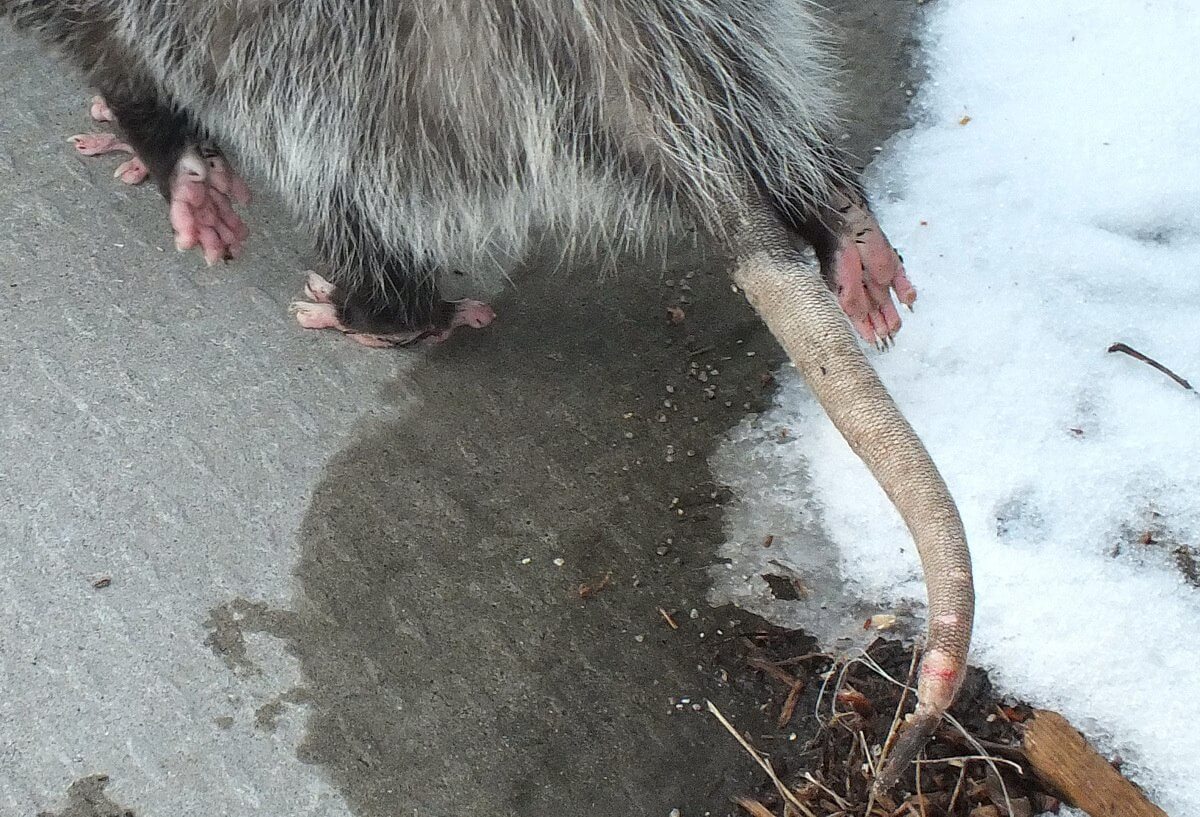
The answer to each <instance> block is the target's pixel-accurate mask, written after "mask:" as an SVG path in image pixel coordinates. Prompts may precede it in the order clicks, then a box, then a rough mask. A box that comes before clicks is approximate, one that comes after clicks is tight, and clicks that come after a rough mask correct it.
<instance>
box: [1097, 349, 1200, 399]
mask: <svg viewBox="0 0 1200 817" xmlns="http://www.w3.org/2000/svg"><path fill="white" fill-rule="evenodd" d="M1108 351H1110V352H1123V353H1124V354H1127V355H1129V356H1130V357H1131V358H1133V359H1134V360H1140V361H1142V363H1145V364H1146V365H1147V366H1151V367H1153V368H1155V369H1158V370H1159V371H1160V372H1162V373H1163V374H1165V375H1166V376H1167V377H1169V378H1171V379H1172V380H1174V381H1175V382H1176V383H1178V384H1179V385H1180V386H1183V387H1184V388H1185V389H1187V390H1188V391H1195V389H1194V388H1193V387H1192V384H1191V383H1189V382H1187V381H1186V380H1184V379H1183V378H1182V377H1180V376H1179V375H1177V374H1175V372H1173V371H1171V370H1170V369H1168V368H1167V367H1166V366H1164V365H1162V364H1161V363H1159V362H1158V361H1157V360H1155V359H1154V358H1151V357H1147V356H1146V355H1144V354H1142V353H1141V352H1139V351H1138V350H1137V349H1134V348H1132V347H1131V346H1128V345H1126V344H1124V343H1114V344H1113V345H1112V346H1109V347H1108Z"/></svg>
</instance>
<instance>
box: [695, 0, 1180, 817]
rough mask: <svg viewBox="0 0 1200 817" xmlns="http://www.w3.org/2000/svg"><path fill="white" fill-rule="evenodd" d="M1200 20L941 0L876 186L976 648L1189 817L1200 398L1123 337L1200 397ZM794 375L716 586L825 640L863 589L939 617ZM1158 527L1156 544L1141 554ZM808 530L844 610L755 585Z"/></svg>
mask: <svg viewBox="0 0 1200 817" xmlns="http://www.w3.org/2000/svg"><path fill="white" fill-rule="evenodd" d="M1196 12H1197V7H1196V3H1195V0H1137V1H1136V2H1135V1H1134V0H1057V2H1052V3H1051V2H1046V1H1045V0H1005V2H1003V3H988V2H978V1H977V0H942V1H941V2H939V3H938V4H936V5H935V6H934V7H932V9H931V11H930V12H929V15H928V18H927V28H926V30H925V31H924V33H923V43H924V48H925V51H926V53H925V59H926V61H927V67H928V69H929V77H928V79H927V81H926V82H925V83H924V85H923V87H922V88H921V90H920V92H919V93H918V96H917V98H916V107H915V109H914V111H915V116H916V125H915V127H914V128H913V129H912V130H911V131H908V132H906V133H904V134H902V135H900V136H899V137H897V138H896V139H894V140H893V141H892V142H891V143H890V144H889V145H888V146H886V149H885V150H884V152H883V153H881V154H880V157H879V158H878V159H877V161H876V163H875V165H874V166H873V168H872V176H871V188H872V191H873V193H874V196H875V199H876V211H877V214H878V215H879V217H880V220H881V222H882V223H883V226H884V228H885V230H886V231H887V232H888V234H889V236H890V237H891V238H892V240H893V242H894V243H895V244H896V245H897V246H898V247H899V248H900V249H901V252H902V253H903V255H904V258H905V262H906V266H907V268H908V270H909V273H910V275H911V277H912V278H913V280H914V283H915V285H916V287H917V289H918V293H919V298H918V301H917V305H916V312H915V314H913V315H908V314H907V313H905V315H904V317H905V318H906V322H905V327H904V329H903V330H902V331H901V333H900V335H899V339H898V341H899V343H898V346H897V348H895V349H894V350H893V351H891V352H889V353H886V354H883V355H879V354H875V353H872V357H873V360H874V362H875V363H876V365H877V367H878V369H879V371H880V374H881V376H882V378H883V379H884V382H885V383H886V384H887V386H888V388H889V389H890V390H891V392H892V394H893V395H894V396H895V397H896V399H897V401H898V403H899V404H900V406H901V408H902V409H903V411H904V412H905V414H906V415H907V416H908V418H909V419H910V421H911V422H912V423H913V425H914V426H915V427H916V428H917V430H918V432H919V433H920V434H921V436H922V438H923V439H924V441H925V442H926V444H927V446H928V448H929V449H930V452H931V454H932V455H933V457H934V460H935V461H936V462H937V463H938V465H939V468H940V469H941V470H942V472H943V474H944V475H945V477H946V479H947V482H948V483H949V485H950V488H951V491H952V492H953V494H954V496H955V498H956V499H957V501H958V503H959V506H960V510H961V511H962V514H963V517H964V521H965V523H966V526H967V532H968V537H969V541H970V544H971V548H972V553H973V559H974V565H975V571H976V589H977V593H978V617H977V623H976V635H975V643H974V647H973V654H972V661H973V663H975V664H977V665H980V666H982V667H984V668H986V669H988V670H989V672H990V673H991V676H992V678H993V680H994V681H997V682H998V683H999V685H1000V686H1001V688H1002V690H1003V691H1005V692H1007V693H1010V694H1012V695H1013V696H1016V697H1020V698H1023V699H1025V700H1029V701H1031V702H1033V703H1035V704H1037V705H1041V706H1046V707H1050V708H1053V709H1056V710H1058V711H1060V712H1062V713H1063V714H1065V715H1066V716H1067V717H1068V718H1069V719H1071V720H1072V721H1073V722H1074V723H1075V724H1076V725H1078V726H1080V727H1081V728H1083V729H1084V731H1085V732H1086V733H1087V734H1088V736H1089V737H1091V738H1092V739H1093V740H1095V741H1096V742H1097V743H1098V744H1099V745H1100V746H1101V747H1102V749H1103V750H1106V751H1109V752H1115V753H1119V754H1120V755H1121V756H1122V757H1123V758H1124V759H1125V760H1126V764H1127V765H1126V766H1125V769H1126V771H1127V772H1128V773H1129V774H1130V775H1131V776H1132V777H1133V778H1134V779H1135V780H1136V781H1138V782H1139V783H1141V784H1142V785H1144V786H1146V787H1147V789H1148V790H1149V792H1150V793H1151V795H1152V796H1153V797H1154V798H1155V799H1156V801H1157V802H1158V803H1159V805H1161V806H1162V807H1163V808H1164V809H1166V810H1167V812H1168V813H1170V814H1172V815H1173V816H1174V817H1190V816H1192V815H1200V774H1198V773H1197V772H1198V771H1200V637H1197V634H1196V630H1197V627H1200V589H1197V588H1196V587H1193V586H1190V585H1188V584H1187V582H1186V581H1185V580H1184V579H1183V577H1182V574H1181V572H1180V570H1179V569H1178V567H1177V566H1176V564H1175V560H1174V558H1175V557H1174V556H1173V554H1172V550H1173V548H1174V547H1175V546H1176V545H1191V546H1192V547H1193V548H1200V396H1198V395H1197V393H1195V392H1189V391H1186V390H1184V389H1183V388H1181V387H1180V386H1179V385H1177V384H1176V383H1174V382H1172V381H1171V380H1170V379H1168V378H1167V377H1166V376H1164V375H1163V374H1161V373H1159V372H1157V371H1155V370H1153V369H1152V368H1150V367H1149V366H1147V365H1145V364H1144V363H1141V362H1138V361H1136V360H1133V359H1132V358H1130V357H1127V356H1125V355H1121V354H1109V353H1107V352H1106V350H1107V348H1108V347H1109V345H1110V344H1112V343H1114V342H1118V341H1120V342H1124V343H1127V344H1129V345H1130V346H1132V347H1134V348H1135V349H1138V350H1139V351H1141V352H1144V353H1145V354H1147V355H1149V356H1151V357H1153V358H1155V359H1157V360H1159V361H1160V362H1161V363H1163V364H1164V365H1166V366H1168V367H1170V368H1171V369H1173V370H1174V371H1176V372H1178V373H1179V374H1180V375H1181V376H1183V377H1185V378H1190V379H1191V381H1192V383H1194V384H1196V385H1200V320H1198V317H1200V314H1198V312H1200V272H1198V267H1197V265H1198V263H1200V105H1198V104H1197V100H1198V98H1200V21H1198V19H1197V16H1196ZM966 117H969V121H965V118H966ZM964 122H965V124H964ZM782 379H783V380H784V382H785V388H784V389H783V390H782V392H781V395H780V397H779V402H778V405H777V407H776V408H774V409H773V410H772V411H771V412H769V413H768V414H767V415H766V416H764V417H762V418H759V420H757V421H755V422H751V423H747V424H745V425H744V426H743V427H742V428H741V429H739V431H738V433H737V434H736V435H735V439H734V440H732V441H731V442H730V443H729V444H728V445H727V446H726V449H725V451H724V452H722V453H721V455H720V456H719V458H718V462H717V468H718V471H719V472H720V475H721V476H722V478H724V479H725V480H726V481H729V482H731V483H732V484H734V485H735V487H736V488H737V490H738V492H739V493H740V494H741V496H742V500H741V506H740V508H738V510H737V512H736V513H735V514H734V515H733V516H732V517H731V521H730V525H731V531H730V541H731V545H730V546H729V548H728V549H727V553H726V555H728V556H730V557H731V558H732V560H733V564H732V566H731V569H730V570H729V571H727V575H728V577H729V578H728V580H727V581H726V582H725V583H724V585H723V586H720V587H718V588H717V590H716V593H717V595H718V596H721V597H722V599H729V598H732V599H734V600H736V601H738V603H741V604H743V605H744V606H748V607H751V608H752V609H757V610H759V611H761V612H764V613H765V614H767V615H769V616H771V617H773V618H775V619H777V620H783V621H784V622H786V623H788V624H791V625H795V626H802V627H806V628H808V629H815V630H817V631H818V632H819V633H821V634H822V635H825V636H826V637H833V636H834V635H836V634H837V626H838V621H837V619H838V615H840V616H841V619H842V620H850V619H856V620H857V621H861V620H862V619H861V618H857V610H856V612H853V613H847V612H846V610H847V607H848V605H849V604H851V603H852V602H854V601H855V599H862V600H868V602H869V605H868V606H869V608H870V609H889V608H891V607H896V606H901V607H902V606H904V605H906V604H912V603H917V604H923V603H924V588H923V585H922V583H921V578H920V570H919V564H918V562H917V559H916V553H915V550H914V548H913V547H912V545H911V542H910V540H909V538H908V535H907V533H906V532H905V530H904V528H903V527H902V525H901V523H900V521H899V519H898V517H897V516H896V514H895V512H894V511H893V510H892V509H891V506H890V505H889V504H888V502H887V500H886V498H885V497H884V495H883V493H882V491H880V490H879V488H878V487H877V486H876V484H875V483H874V481H873V479H872V478H871V476H870V475H869V473H868V472H867V471H866V469H865V468H864V467H863V466H862V465H861V463H860V462H859V461H858V460H857V459H856V458H855V457H854V456H853V455H852V454H851V453H850V451H849V449H848V448H847V446H846V444H845V443H844V441H843V440H842V439H841V437H840V436H839V435H838V434H837V432H836V431H835V430H834V429H833V427H832V425H831V424H830V423H829V421H828V420H827V419H826V418H825V417H824V415H823V414H822V413H821V411H820V409H819V408H818V407H817V405H816V404H815V402H814V401H813V400H812V399H811V398H810V396H809V394H808V392H807V390H806V389H805V387H804V386H803V384H802V383H800V382H798V380H797V379H796V377H795V373H794V372H793V370H791V369H790V368H787V369H786V370H785V371H784V372H783V374H782ZM781 427H784V428H788V429H790V431H791V434H790V436H789V438H788V439H787V440H786V441H781V440H780V437H779V433H778V430H779V429H780V428H781ZM1154 514H1157V516H1154ZM1147 531H1154V532H1155V538H1156V539H1158V540H1160V544H1158V545H1152V546H1146V545H1141V544H1138V538H1139V536H1140V535H1141V534H1143V533H1145V532H1147ZM767 533H775V534H777V544H775V545H774V546H773V547H772V548H771V549H769V550H767V549H764V548H762V546H761V542H762V538H763V535H764V534H767ZM818 538H819V539H827V540H829V541H832V542H833V543H834V544H835V545H836V549H835V550H833V551H832V556H830V557H827V558H826V560H825V561H826V563H827V564H825V565H822V566H821V567H820V569H819V570H818V571H817V575H818V576H821V575H826V576H827V575H834V576H836V575H838V574H839V572H840V574H841V575H842V576H844V581H845V583H846V585H847V588H848V589H846V590H845V593H846V594H847V595H843V596H842V597H841V598H840V599H831V598H826V599H824V603H825V604H826V606H828V607H830V608H836V609H834V613H835V615H834V619H835V620H834V621H833V622H832V623H831V622H830V621H829V620H828V619H824V620H822V619H818V618H816V617H815V614H814V612H813V610H812V609H811V607H808V608H806V607H803V606H801V605H798V604H788V603H785V602H780V601H775V600H772V599H771V598H770V597H769V595H768V594H766V592H765V584H763V582H762V581H761V580H760V579H759V578H758V575H759V574H760V573H761V572H769V571H768V570H767V569H766V562H765V560H766V559H767V558H771V559H775V560H776V561H777V562H783V563H785V564H788V565H790V566H791V568H792V569H794V570H796V571H797V572H799V573H800V574H802V575H808V574H807V573H806V571H809V570H810V568H811V567H812V561H813V558H814V555H813V554H814V553H818V552H819V551H818V548H815V547H814V545H813V542H814V539H818ZM830 571H832V574H831V573H830ZM774 572H780V571H779V570H775V571H774ZM839 589H841V588H839ZM826 595H827V596H830V595H831V594H830V592H829V591H828V590H827V589H826ZM832 595H833V596H836V592H834V593H832ZM814 624H815V626H814Z"/></svg>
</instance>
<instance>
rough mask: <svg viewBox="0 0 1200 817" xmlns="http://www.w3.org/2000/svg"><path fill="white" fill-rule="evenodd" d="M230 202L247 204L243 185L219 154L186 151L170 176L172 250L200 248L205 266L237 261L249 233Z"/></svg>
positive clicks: (247, 195) (248, 199)
mask: <svg viewBox="0 0 1200 817" xmlns="http://www.w3.org/2000/svg"><path fill="white" fill-rule="evenodd" d="M232 202H237V203H238V204H243V205H244V204H248V203H249V202H250V190H249V188H248V187H246V183H245V182H244V181H242V179H241V178H239V177H238V176H237V174H235V173H234V172H233V171H232V170H231V169H230V167H229V165H228V163H227V162H226V161H225V159H224V158H223V157H222V156H221V155H220V154H219V153H216V152H215V151H213V150H207V151H205V154H204V155H201V152H200V150H197V149H193V148H189V149H188V150H187V151H186V152H185V153H184V155H183V158H181V159H180V160H179V164H178V165H176V167H175V172H174V173H173V174H172V177H171V227H172V228H173V229H174V230H175V248H176V249H178V250H180V251H181V252H182V251H184V250H190V249H192V248H193V247H197V246H198V247H200V248H201V249H202V250H203V252H204V260H205V262H206V263H207V264H208V265H209V266H212V265H213V264H216V263H217V262H218V261H230V260H232V259H234V258H237V257H238V256H239V255H240V254H241V251H242V244H243V243H244V242H245V240H246V237H247V236H248V235H249V234H250V231H249V229H247V227H246V224H245V222H243V221H242V219H241V217H240V216H239V215H238V214H237V213H235V212H234V210H233V205H232Z"/></svg>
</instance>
